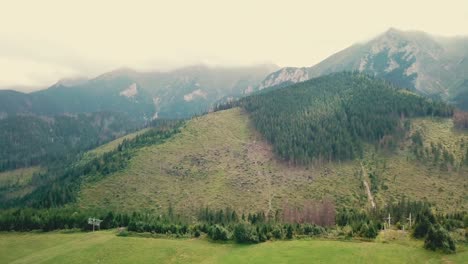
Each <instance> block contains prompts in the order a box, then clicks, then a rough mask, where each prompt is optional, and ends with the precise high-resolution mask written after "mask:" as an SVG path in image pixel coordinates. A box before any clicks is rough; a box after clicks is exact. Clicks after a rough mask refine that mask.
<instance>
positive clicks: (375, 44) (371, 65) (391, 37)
mask: <svg viewBox="0 0 468 264" xmlns="http://www.w3.org/2000/svg"><path fill="white" fill-rule="evenodd" d="M338 71H360V72H366V73H368V74H371V75H375V76H376V77H378V78H384V79H387V80H389V81H391V82H393V83H395V84H396V85H399V86H402V87H406V88H409V89H414V90H416V91H418V92H420V93H421V94H424V95H428V96H430V97H437V98H442V99H444V100H448V101H451V102H454V103H455V104H457V105H458V106H460V107H462V108H465V109H466V108H468V104H467V103H468V100H467V99H466V97H467V94H468V77H466V76H467V75H468V37H452V38H449V37H435V36H431V35H429V34H427V33H424V32H420V31H400V30H397V29H394V28H391V29H389V30H388V31H386V32H385V33H383V34H381V35H379V36H377V37H376V38H374V39H372V40H370V41H368V42H365V43H358V44H355V45H352V46H351V47H349V48H346V49H344V50H342V51H340V52H338V53H336V54H333V55H331V56H330V57H328V58H327V59H325V60H323V61H322V62H320V63H318V64H316V65H314V66H312V67H303V68H294V67H286V68H283V69H280V70H279V71H276V72H274V73H272V74H270V75H269V76H268V77H267V78H266V79H265V80H264V81H263V82H262V83H261V84H260V88H261V89H263V88H267V87H271V86H275V85H285V84H288V83H296V82H301V81H305V80H308V79H311V78H314V77H317V76H320V75H324V74H328V73H332V72H338Z"/></svg>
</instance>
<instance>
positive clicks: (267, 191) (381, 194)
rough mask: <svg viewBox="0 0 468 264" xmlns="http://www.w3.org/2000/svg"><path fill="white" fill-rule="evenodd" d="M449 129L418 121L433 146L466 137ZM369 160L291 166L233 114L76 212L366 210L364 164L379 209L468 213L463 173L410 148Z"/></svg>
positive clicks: (107, 185)
mask: <svg viewBox="0 0 468 264" xmlns="http://www.w3.org/2000/svg"><path fill="white" fill-rule="evenodd" d="M439 122H441V124H439ZM450 122H451V121H448V120H447V119H442V120H441V119H438V120H435V119H434V120H431V119H419V120H416V122H415V126H414V127H415V128H414V129H416V128H418V127H420V126H421V124H424V126H425V127H426V130H427V131H430V132H431V133H432V134H431V135H430V137H429V136H428V138H431V140H432V139H434V140H453V141H454V142H457V140H459V137H468V133H462V132H458V131H454V130H453V129H451V128H450ZM433 134H434V135H437V134H438V135H443V138H442V139H438V138H437V137H436V136H434V135H433ZM444 144H450V143H444ZM453 144H455V143H452V145H453ZM372 153H373V152H372V151H369V153H367V154H366V156H365V157H364V159H363V160H356V161H352V162H344V163H330V164H324V165H321V166H316V167H294V166H289V165H288V164H286V163H285V162H282V161H279V160H278V159H276V158H275V157H274V156H273V154H272V152H271V147H270V146H269V145H268V144H267V143H265V142H264V141H263V140H262V139H261V137H260V136H259V135H258V134H257V133H256V132H255V130H254V129H253V128H252V127H251V124H250V122H249V119H248V116H247V115H246V114H245V113H243V112H242V111H241V110H240V109H238V108H236V109H230V110H226V111H221V112H216V113H212V114H208V115H205V116H201V117H198V118H195V119H192V120H191V121H189V122H188V123H187V125H186V126H185V127H184V128H183V130H182V132H181V133H179V134H177V135H175V136H174V137H173V138H171V139H170V140H168V141H167V142H165V143H164V144H161V145H157V146H149V147H145V148H143V149H141V150H140V151H139V152H138V153H137V155H136V156H135V157H134V158H132V160H131V161H130V165H129V166H128V167H127V168H126V169H124V170H123V171H120V172H117V173H115V174H113V175H110V176H109V177H106V178H105V179H103V180H101V181H100V182H98V183H93V184H88V185H86V186H83V188H82V190H81V193H80V199H79V205H80V206H82V207H91V208H93V207H94V208H96V207H99V208H105V209H112V210H123V211H133V210H135V208H145V209H147V210H158V209H161V208H162V209H165V208H167V207H168V206H169V205H172V206H173V207H174V208H175V209H176V210H178V211H184V212H185V213H187V212H190V211H192V212H193V211H194V210H196V209H198V208H200V207H203V206H209V207H212V208H226V207H228V206H229V207H231V208H234V209H237V210H239V211H244V212H251V211H260V210H261V211H265V212H268V211H269V210H275V209H278V208H281V207H282V206H283V204H284V203H285V202H286V201H288V203H292V204H298V205H301V204H303V203H304V201H305V200H308V199H316V200H317V199H323V198H324V197H330V198H332V199H333V200H335V201H336V203H337V204H339V205H340V206H342V205H344V206H353V207H363V206H368V200H367V196H366V192H365V189H364V188H363V185H362V178H361V176H360V175H361V174H360V171H361V162H364V163H365V164H367V165H366V166H368V167H369V168H367V169H368V170H370V169H372V166H374V167H376V168H375V170H376V172H378V177H379V182H380V183H379V191H378V192H377V194H376V195H375V200H376V202H377V205H378V206H381V205H383V204H385V203H388V202H392V201H396V200H399V199H401V198H402V197H409V198H411V199H413V200H427V201H429V202H433V203H435V204H436V206H437V207H438V208H439V209H440V210H442V211H453V210H466V209H467V208H468V197H467V196H466V193H468V192H467V191H468V189H467V188H468V183H467V178H466V175H468V174H467V173H468V172H467V171H466V170H465V171H452V172H443V171H440V170H439V169H437V168H433V167H432V166H427V165H425V164H422V163H421V162H418V161H415V160H413V159H412V158H411V156H410V154H409V151H408V149H407V148H405V147H403V148H402V149H401V150H398V151H397V152H396V153H392V154H382V153H381V154H375V153H374V154H372ZM375 164H377V165H375Z"/></svg>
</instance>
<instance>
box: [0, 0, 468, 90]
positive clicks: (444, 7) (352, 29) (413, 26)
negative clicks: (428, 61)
mask: <svg viewBox="0 0 468 264" xmlns="http://www.w3.org/2000/svg"><path fill="white" fill-rule="evenodd" d="M0 1H1V2H2V3H1V5H0V89H1V88H3V89H5V88H12V87H13V88H15V89H18V90H30V89H33V88H36V89H37V88H38V87H46V86H49V85H51V84H53V83H54V82H56V81H57V80H58V79H61V78H67V77H74V76H86V77H94V76H96V75H98V74H101V73H103V72H106V71H110V70H113V69H116V68H120V67H131V68H135V69H137V70H158V69H162V70H165V69H169V68H174V67H178V66H183V65H189V64H195V63H205V64H210V65H248V64H255V63H275V64H278V65H280V66H311V65H313V64H315V63H317V62H319V61H320V60H322V59H324V58H326V57H327V56H329V55H331V54H332V53H334V52H337V51H339V50H341V49H344V48H346V47H347V46H349V45H351V44H353V43H356V42H363V41H365V40H368V39H370V38H372V37H373V36H375V35H377V34H379V33H382V32H383V31H385V30H387V29H388V28H389V27H395V28H398V29H402V30H422V31H426V32H429V33H432V34H437V35H444V36H451V35H468V1H467V0H445V1H437V0H435V1H432V0H421V1H419V0H411V1H410V0H391V1H378V0H366V1H361V0H352V1H346V0H343V1H336V0H322V1H312V0H309V1H306V0H304V1H301V0H284V1H275V0H231V1H223V0H212V1H209V0H186V1H178V0H164V1H159V0H153V1H139V0H131V1H119V0H109V1H107V0H106V1H104V0H76V1H67V0H57V1H54V0H41V1H37V0H30V1H23V0H10V1H8V0H0Z"/></svg>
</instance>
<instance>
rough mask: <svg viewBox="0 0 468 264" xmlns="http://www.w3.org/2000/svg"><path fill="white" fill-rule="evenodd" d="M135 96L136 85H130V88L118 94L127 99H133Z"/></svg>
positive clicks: (136, 91) (136, 92)
mask: <svg viewBox="0 0 468 264" xmlns="http://www.w3.org/2000/svg"><path fill="white" fill-rule="evenodd" d="M137 94H138V89H137V85H136V83H132V84H130V86H129V87H128V88H127V89H125V90H123V91H121V92H120V95H121V96H125V97H127V98H132V97H135V95H137Z"/></svg>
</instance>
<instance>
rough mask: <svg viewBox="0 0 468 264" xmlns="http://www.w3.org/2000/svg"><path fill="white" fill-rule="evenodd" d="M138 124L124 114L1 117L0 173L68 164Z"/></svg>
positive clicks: (137, 126) (100, 113)
mask: <svg viewBox="0 0 468 264" xmlns="http://www.w3.org/2000/svg"><path fill="white" fill-rule="evenodd" d="M139 127H141V126H140V125H139V123H138V122H136V121H135V120H133V119H132V118H130V117H129V116H128V115H127V114H125V113H111V112H95V113H85V114H76V115H70V114H68V115H57V116H53V117H45V116H36V115H10V116H7V117H5V118H3V119H0V172H1V171H4V170H10V169H16V168H24V167H30V166H36V165H41V166H47V165H52V164H54V163H56V162H58V163H60V164H61V163H66V162H67V161H69V160H73V159H74V158H75V156H76V155H77V154H79V153H80V152H83V151H87V150H89V149H92V148H95V147H96V146H99V145H101V144H103V143H106V142H108V141H110V140H113V139H115V138H117V137H121V136H123V135H125V134H127V133H129V132H132V131H135V130H136V129H138V128H139Z"/></svg>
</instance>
